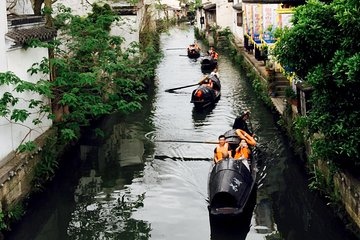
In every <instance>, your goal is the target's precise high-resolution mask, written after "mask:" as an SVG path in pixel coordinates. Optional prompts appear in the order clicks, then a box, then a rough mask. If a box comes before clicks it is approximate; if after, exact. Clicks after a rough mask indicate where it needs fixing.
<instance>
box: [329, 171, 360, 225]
mask: <svg viewBox="0 0 360 240" xmlns="http://www.w3.org/2000/svg"><path fill="white" fill-rule="evenodd" d="M334 184H335V190H337V192H338V193H339V195H340V196H339V197H340V199H341V201H342V202H343V203H344V205H345V209H346V211H347V213H348V214H349V215H350V217H351V218H352V219H353V220H354V221H355V223H356V224H357V226H358V227H359V228H360V181H359V180H358V179H356V178H354V177H353V176H351V175H350V174H347V173H344V172H338V173H336V174H335V176H334ZM359 231H360V230H359Z"/></svg>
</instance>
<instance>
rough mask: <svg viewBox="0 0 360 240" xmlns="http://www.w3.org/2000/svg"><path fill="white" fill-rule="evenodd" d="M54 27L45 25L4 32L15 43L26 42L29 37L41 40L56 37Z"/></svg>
mask: <svg viewBox="0 0 360 240" xmlns="http://www.w3.org/2000/svg"><path fill="white" fill-rule="evenodd" d="M56 32H57V31H56V29H55V28H49V27H45V26H41V27H32V28H21V29H13V30H10V31H9V32H8V33H6V36H7V37H9V38H11V39H13V40H14V41H15V43H16V44H17V45H21V44H24V43H26V42H27V41H29V40H31V39H39V40H41V41H46V40H50V39H52V38H54V37H56Z"/></svg>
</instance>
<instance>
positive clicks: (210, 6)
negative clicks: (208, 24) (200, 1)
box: [203, 3, 216, 11]
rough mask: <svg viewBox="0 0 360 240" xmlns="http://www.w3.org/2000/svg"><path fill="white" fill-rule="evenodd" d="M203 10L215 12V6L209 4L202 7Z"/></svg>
mask: <svg viewBox="0 0 360 240" xmlns="http://www.w3.org/2000/svg"><path fill="white" fill-rule="evenodd" d="M203 9H204V10H207V11H209V10H215V9H216V4H215V3H211V4H206V5H203Z"/></svg>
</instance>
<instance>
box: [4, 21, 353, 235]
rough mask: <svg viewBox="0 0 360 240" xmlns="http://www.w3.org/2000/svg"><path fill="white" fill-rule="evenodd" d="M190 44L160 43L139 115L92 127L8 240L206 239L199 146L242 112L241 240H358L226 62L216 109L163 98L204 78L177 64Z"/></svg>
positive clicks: (178, 96)
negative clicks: (254, 188) (251, 196)
mask: <svg viewBox="0 0 360 240" xmlns="http://www.w3.org/2000/svg"><path fill="white" fill-rule="evenodd" d="M193 41H194V30H193V28H192V26H181V27H174V28H173V29H171V30H169V32H168V33H164V34H162V36H161V48H162V51H163V52H164V58H163V60H162V62H161V64H160V65H159V66H158V68H157V78H156V81H155V89H154V92H153V93H152V94H151V95H150V97H149V99H148V101H147V102H146V105H145V107H144V110H143V111H142V112H140V113H137V114H134V115H132V116H128V117H124V116H122V115H120V114H114V115H111V116H109V117H107V118H106V119H103V120H102V121H100V122H98V123H97V124H96V125H95V126H93V129H95V128H100V129H102V130H103V131H104V135H105V136H104V137H103V138H99V137H96V135H95V134H93V133H92V131H88V132H87V134H86V135H85V136H86V137H84V139H83V140H82V142H81V144H80V145H78V146H75V147H74V148H73V149H72V150H71V151H69V152H68V153H67V154H66V155H65V156H64V159H63V160H64V161H63V162H67V163H66V164H63V165H62V167H61V168H60V169H59V174H58V175H57V176H56V178H55V179H54V181H53V182H52V183H51V184H50V186H49V187H48V189H47V190H46V191H45V192H43V193H41V194H37V195H36V196H34V198H33V200H32V201H30V202H29V206H28V209H29V210H28V212H27V214H26V215H25V216H24V218H23V220H22V221H21V222H20V223H18V224H16V225H15V226H14V227H13V231H12V232H10V233H8V234H7V236H6V239H10V240H11V239H13V240H19V239H21V240H25V239H34V240H42V239H44V240H45V239H46V240H47V239H52V240H60V239H61V240H64V239H79V240H80V239H81V240H90V239H94V240H95V239H96V240H97V239H121V240H132V239H153V240H184V239H187V240H210V239H212V238H211V234H210V226H209V217H208V211H207V201H206V199H207V177H208V172H209V168H210V164H211V161H210V158H211V157H212V154H213V148H214V145H212V144H207V143H205V142H207V141H216V139H217V137H218V135H220V134H222V133H224V132H225V131H227V130H228V129H230V128H231V126H232V123H233V121H234V119H235V117H236V116H238V115H239V114H240V113H241V111H242V110H244V109H250V110H251V113H252V114H251V125H252V127H253V129H255V132H256V134H257V136H258V137H259V139H260V140H259V143H260V145H261V148H262V152H263V155H262V159H261V161H260V165H259V170H260V171H259V179H261V180H260V183H259V189H258V195H257V205H256V207H255V210H254V215H253V218H252V226H251V228H250V231H249V233H248V235H247V238H246V239H292V240H295V239H296V240H297V239H299V240H304V239H309V240H312V239H317V240H321V239H324V240H325V239H326V240H331V239H333V240H338V239H350V240H352V239H354V240H355V239H356V238H354V237H353V236H352V235H350V234H348V233H347V232H346V231H345V226H344V224H343V223H342V222H340V221H339V220H338V218H337V217H336V216H334V215H333V214H332V212H331V211H330V209H329V207H328V206H327V204H326V202H324V201H323V200H321V199H320V198H319V197H318V196H317V195H316V194H314V193H311V192H309V191H308V189H307V184H308V183H307V180H306V177H305V176H304V175H303V174H302V171H301V168H300V166H299V164H297V162H298V161H299V160H298V159H297V158H296V157H295V156H294V155H293V154H292V151H291V150H290V148H289V146H288V140H287V139H286V137H284V136H283V135H282V134H281V132H280V130H279V129H278V127H277V124H276V121H277V120H278V119H277V117H276V114H274V113H272V112H271V111H270V110H269V109H268V108H266V107H265V106H264V105H263V104H262V103H261V101H260V100H258V99H257V98H256V96H255V94H254V92H253V91H252V89H251V86H250V85H249V83H248V82H249V81H248V80H247V79H246V74H245V73H241V72H239V71H238V70H237V68H236V66H234V64H233V63H232V62H231V61H230V60H229V59H228V58H227V57H226V56H223V55H222V56H221V57H220V59H219V73H220V79H221V83H222V96H221V99H220V101H219V102H218V103H217V105H216V106H215V107H214V108H213V109H209V110H208V111H203V112H199V111H196V110H195V109H194V108H193V106H192V104H191V103H190V94H191V92H192V90H193V89H194V88H192V87H190V88H184V89H181V90H178V91H175V92H172V93H169V92H165V90H166V89H169V88H173V87H177V86H184V85H189V84H192V83H196V82H197V81H198V80H199V79H201V78H202V76H203V74H202V73H201V70H200V64H199V62H196V61H192V60H190V59H188V58H187V57H186V56H184V55H186V50H185V47H186V46H187V45H188V44H189V43H192V42H193ZM179 48H184V49H179ZM158 140H161V142H160V141H158ZM174 140H183V141H179V142H175V141H174ZM186 140H189V141H198V142H199V143H190V142H189V143H187V142H185V141H186ZM270 236H271V237H270ZM232 237H235V238H236V236H232ZM222 239H224V240H225V239H233V238H231V237H230V236H229V237H228V238H222Z"/></svg>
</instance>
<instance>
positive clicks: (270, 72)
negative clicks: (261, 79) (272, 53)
mask: <svg viewBox="0 0 360 240" xmlns="http://www.w3.org/2000/svg"><path fill="white" fill-rule="evenodd" d="M265 70H266V72H267V79H268V82H269V83H271V82H273V81H274V80H275V68H274V63H273V62H272V61H271V60H270V59H269V60H267V61H266V63H265Z"/></svg>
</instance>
